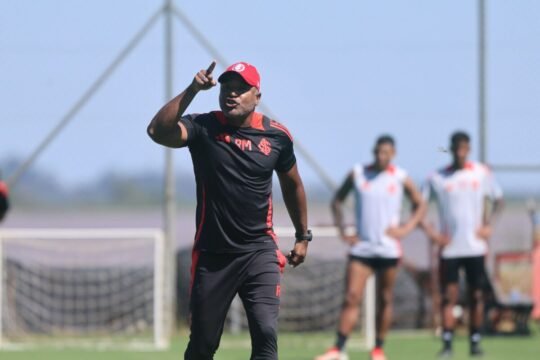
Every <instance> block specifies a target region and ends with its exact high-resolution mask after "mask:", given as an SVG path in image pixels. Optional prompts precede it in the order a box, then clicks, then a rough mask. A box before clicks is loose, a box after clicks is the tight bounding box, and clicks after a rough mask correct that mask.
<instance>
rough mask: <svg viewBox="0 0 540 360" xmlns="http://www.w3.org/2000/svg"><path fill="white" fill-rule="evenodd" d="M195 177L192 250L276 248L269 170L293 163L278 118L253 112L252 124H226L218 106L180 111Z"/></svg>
mask: <svg viewBox="0 0 540 360" xmlns="http://www.w3.org/2000/svg"><path fill="white" fill-rule="evenodd" d="M180 121H181V122H182V124H184V126H185V127H186V129H187V132H188V134H187V135H188V140H187V146H188V147H189V151H190V152H191V159H192V161H193V169H194V172H195V180H196V182H197V216H196V225H197V231H196V234H195V250H199V251H210V252H219V253H221V252H223V253H234V252H237V253H238V252H249V251H254V250H260V249H277V244H276V237H275V234H274V231H273V225H272V173H273V171H274V170H276V171H278V172H287V171H289V170H290V169H291V168H292V167H293V166H294V164H295V163H296V158H295V155H294V150H293V141H292V137H291V135H290V133H289V131H288V130H287V128H285V126H283V125H282V124H280V123H278V122H276V121H274V120H270V119H269V118H267V117H266V116H263V115H262V114H259V113H254V114H253V118H252V122H251V126H250V127H234V126H230V125H228V124H227V121H226V119H225V116H224V115H223V113H222V112H221V111H214V112H211V113H206V114H191V115H187V116H183V117H182V118H181V119H180Z"/></svg>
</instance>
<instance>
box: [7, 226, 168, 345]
mask: <svg viewBox="0 0 540 360" xmlns="http://www.w3.org/2000/svg"><path fill="white" fill-rule="evenodd" d="M163 292H164V241H163V235H162V232H161V231H160V230H153V229H71V230H67V229H34V230H29V229H10V230H6V229H4V230H0V346H1V347H3V348H6V347H12V348H13V347H27V346H32V345H38V344H39V345H42V346H43V345H46V346H85V345H86V346H90V347H104V348H119V349H122V348H129V349H137V348H139V349H162V348H166V347H167V346H168V340H167V338H166V336H165V329H164V319H163V310H164V294H163Z"/></svg>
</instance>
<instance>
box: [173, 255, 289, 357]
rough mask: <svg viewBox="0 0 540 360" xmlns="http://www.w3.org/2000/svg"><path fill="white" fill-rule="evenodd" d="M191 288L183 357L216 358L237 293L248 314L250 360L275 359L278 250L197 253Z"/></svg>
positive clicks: (280, 258)
mask: <svg viewBox="0 0 540 360" xmlns="http://www.w3.org/2000/svg"><path fill="white" fill-rule="evenodd" d="M194 261H196V265H195V268H194V270H195V272H194V274H193V275H194V278H193V282H192V288H191V299H190V309H191V334H190V337H189V344H188V346H187V349H186V351H185V353H184V359H185V360H211V359H213V358H214V353H215V352H216V350H217V348H218V346H219V341H220V338H221V334H222V332H223V327H224V324H225V318H226V316H227V311H228V310H229V307H230V305H231V302H232V300H233V298H234V297H235V295H236V294H238V295H239V296H240V299H241V300H242V303H243V305H244V308H245V310H246V315H247V319H248V325H249V332H250V335H251V344H252V353H251V358H250V359H257V360H277V358H278V355H277V323H278V312H279V302H280V292H281V288H280V280H281V271H282V270H283V267H284V266H285V262H284V257H283V255H282V254H281V253H279V254H278V252H277V251H276V250H258V251H254V252H248V253H219V254H218V253H210V252H200V253H199V255H198V256H197V257H195V258H194Z"/></svg>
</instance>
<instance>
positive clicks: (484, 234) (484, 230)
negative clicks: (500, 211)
mask: <svg viewBox="0 0 540 360" xmlns="http://www.w3.org/2000/svg"><path fill="white" fill-rule="evenodd" d="M476 236H478V237H479V238H480V239H483V240H489V238H490V237H491V226H489V225H482V226H481V227H480V228H479V229H478V230H476Z"/></svg>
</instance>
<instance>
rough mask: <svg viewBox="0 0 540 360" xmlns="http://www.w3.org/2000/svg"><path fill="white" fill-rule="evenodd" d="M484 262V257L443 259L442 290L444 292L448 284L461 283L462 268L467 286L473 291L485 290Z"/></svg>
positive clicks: (440, 274) (440, 267)
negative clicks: (460, 272)
mask: <svg viewBox="0 0 540 360" xmlns="http://www.w3.org/2000/svg"><path fill="white" fill-rule="evenodd" d="M484 260H485V259H484V256H469V257H458V258H447V259H445V258H441V259H440V263H439V278H440V284H441V290H444V289H445V288H446V286H447V285H448V284H455V283H458V282H459V269H460V268H463V269H464V270H465V277H466V280H467V285H468V286H469V287H470V288H471V289H483V288H484V287H485V285H486V267H485V262H484Z"/></svg>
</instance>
